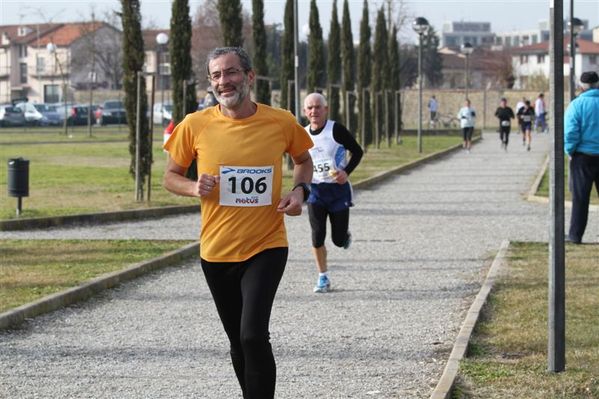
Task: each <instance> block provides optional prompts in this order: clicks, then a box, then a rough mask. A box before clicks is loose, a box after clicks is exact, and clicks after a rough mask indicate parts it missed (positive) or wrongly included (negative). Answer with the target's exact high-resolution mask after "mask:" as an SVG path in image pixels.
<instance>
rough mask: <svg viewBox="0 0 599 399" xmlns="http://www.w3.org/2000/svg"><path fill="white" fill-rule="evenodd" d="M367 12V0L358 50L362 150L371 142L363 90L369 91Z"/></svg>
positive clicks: (367, 108)
mask: <svg viewBox="0 0 599 399" xmlns="http://www.w3.org/2000/svg"><path fill="white" fill-rule="evenodd" d="M369 17H370V15H369V12H368V0H364V6H363V8H362V21H361V22H360V48H359V50H358V91H359V92H358V107H359V109H358V115H359V116H360V118H359V121H360V125H359V126H360V132H361V136H362V138H363V143H362V145H363V146H364V149H366V146H367V145H368V144H370V143H371V142H372V121H371V113H370V93H369V92H368V91H366V92H364V89H370V78H371V57H372V54H371V48H370V35H371V31H370V22H369V20H368V19H369Z"/></svg>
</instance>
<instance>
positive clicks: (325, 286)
mask: <svg viewBox="0 0 599 399" xmlns="http://www.w3.org/2000/svg"><path fill="white" fill-rule="evenodd" d="M330 289H331V280H329V278H328V277H327V276H319V277H318V281H317V282H316V286H315V287H314V292H318V293H325V292H329V290H330Z"/></svg>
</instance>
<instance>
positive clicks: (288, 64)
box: [281, 0, 295, 114]
mask: <svg viewBox="0 0 599 399" xmlns="http://www.w3.org/2000/svg"><path fill="white" fill-rule="evenodd" d="M293 36H294V33H293V0H287V3H285V17H284V20H283V38H282V39H281V108H287V109H288V110H290V111H291V112H292V113H293V114H295V101H294V100H293V95H291V96H289V94H293V86H291V87H288V81H290V80H293V79H294V71H293V68H294V54H295V53H294V49H293ZM289 89H291V90H292V92H291V93H289ZM287 97H290V98H291V101H287V100H288V99H287Z"/></svg>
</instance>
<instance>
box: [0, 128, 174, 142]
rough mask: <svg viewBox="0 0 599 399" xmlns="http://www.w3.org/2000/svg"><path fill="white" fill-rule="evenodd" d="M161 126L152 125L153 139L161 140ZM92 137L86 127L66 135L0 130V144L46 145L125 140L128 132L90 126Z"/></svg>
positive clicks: (49, 131) (41, 130) (54, 131)
mask: <svg viewBox="0 0 599 399" xmlns="http://www.w3.org/2000/svg"><path fill="white" fill-rule="evenodd" d="M163 130H164V128H163V127H162V125H159V124H156V125H154V139H155V140H162V132H163ZM91 133H92V135H91V136H90V135H89V130H88V129H87V126H69V127H68V131H67V135H65V134H64V129H63V127H62V126H60V127H54V126H52V127H49V126H48V127H45V126H40V127H37V126H36V127H31V126H29V127H11V128H7V127H3V128H0V144H20V143H40V142H44V143H48V142H55V143H57V142H74V141H77V142H80V141H88V142H90V143H96V142H102V141H116V140H127V136H128V135H129V130H128V128H127V126H126V125H106V126H98V125H94V126H92V132H91Z"/></svg>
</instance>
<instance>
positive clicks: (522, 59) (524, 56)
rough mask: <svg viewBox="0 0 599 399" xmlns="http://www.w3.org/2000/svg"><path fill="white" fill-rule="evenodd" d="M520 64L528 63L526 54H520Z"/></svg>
mask: <svg viewBox="0 0 599 399" xmlns="http://www.w3.org/2000/svg"><path fill="white" fill-rule="evenodd" d="M520 64H528V55H527V54H522V55H521V56H520Z"/></svg>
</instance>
